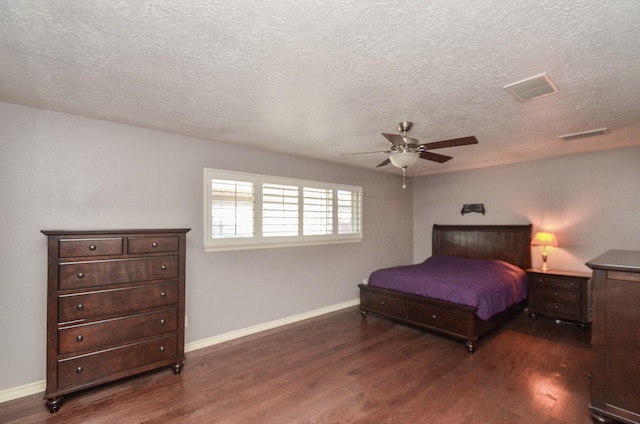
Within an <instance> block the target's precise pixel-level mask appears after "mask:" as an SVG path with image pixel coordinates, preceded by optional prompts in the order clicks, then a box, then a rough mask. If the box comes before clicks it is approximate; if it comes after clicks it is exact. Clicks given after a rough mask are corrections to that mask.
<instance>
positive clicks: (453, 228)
mask: <svg viewBox="0 0 640 424" xmlns="http://www.w3.org/2000/svg"><path fill="white" fill-rule="evenodd" d="M531 229H532V225H531V224H528V225H438V224H435V225H434V226H433V237H432V254H433V255H453V256H464V257H467V258H474V259H499V260H501V261H505V262H509V263H511V264H514V265H516V266H518V267H520V268H522V269H527V268H531Z"/></svg>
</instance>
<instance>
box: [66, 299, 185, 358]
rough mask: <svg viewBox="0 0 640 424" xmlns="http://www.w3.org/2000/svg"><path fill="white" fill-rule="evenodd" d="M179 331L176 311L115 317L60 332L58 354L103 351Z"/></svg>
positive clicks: (67, 328)
mask: <svg viewBox="0 0 640 424" xmlns="http://www.w3.org/2000/svg"><path fill="white" fill-rule="evenodd" d="M177 328H178V310H177V309H176V308H173V309H168V310H164V311H160V312H152V313H149V314H141V315H133V316H128V317H124V318H114V319H110V320H106V321H98V322H92V323H89V324H81V325H74V326H72V327H65V328H61V329H59V330H58V354H61V355H64V354H69V353H74V352H81V351H88V350H97V349H102V348H105V347H108V346H118V345H122V344H124V343H127V342H132V341H135V340H139V339H144V338H148V337H152V336H155V335H160V334H166V333H171V332H174V331H176V329H177Z"/></svg>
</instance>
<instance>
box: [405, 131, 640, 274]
mask: <svg viewBox="0 0 640 424" xmlns="http://www.w3.org/2000/svg"><path fill="white" fill-rule="evenodd" d="M576 142H579V141H576ZM413 187H414V188H413V189H414V201H413V205H414V212H413V218H414V246H415V247H414V261H415V262H420V261H422V260H424V259H425V258H426V257H427V256H429V255H430V254H431V226H432V225H433V224H434V223H437V224H474V225H475V224H525V223H532V224H533V226H534V231H535V230H537V229H545V230H550V231H553V232H555V233H556V235H557V237H558V242H559V244H560V247H556V248H549V265H550V267H551V268H557V269H569V270H578V271H589V269H588V268H587V267H586V266H585V265H584V263H585V262H586V261H588V260H590V259H592V258H594V257H595V256H597V255H599V254H601V253H603V252H604V251H606V250H609V249H630V250H640V218H639V217H640V146H634V147H626V148H620V149H612V150H605V151H602V152H595V153H586V154H580V155H572V156H564V157H558V158H554V159H545V160H539V161H533V162H525V163H519V164H514V165H508V166H499V167H494V168H485V169H480V170H474V171H466V172H456V173H449V174H440V175H434V176H427V177H423V178H417V179H414V181H413ZM464 203H484V205H485V208H486V209H487V212H486V215H484V216H483V215H481V214H476V213H471V214H466V215H464V216H462V215H461V214H460V209H462V205H463V204H464ZM540 249H541V248H540V247H534V248H533V257H532V258H533V265H534V266H539V264H540Z"/></svg>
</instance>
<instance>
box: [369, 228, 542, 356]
mask: <svg viewBox="0 0 640 424" xmlns="http://www.w3.org/2000/svg"><path fill="white" fill-rule="evenodd" d="M531 228H532V226H531V225H530V224H528V225H438V224H436V225H434V226H433V237H432V257H430V258H428V259H427V260H426V261H425V263H426V264H425V263H423V264H416V265H413V266H409V267H393V268H389V269H387V270H388V271H390V272H391V274H398V275H397V276H396V277H398V276H400V277H399V278H400V280H403V279H404V280H410V279H411V278H412V277H411V276H408V277H406V276H405V277H401V274H402V272H405V271H408V272H409V273H410V274H411V273H414V274H415V273H417V272H422V270H421V269H419V268H421V267H426V268H432V267H433V266H434V263H432V262H433V261H436V262H435V266H436V268H441V267H443V266H449V265H452V266H453V267H454V268H453V269H452V271H451V272H452V273H453V272H454V271H456V269H462V266H461V265H459V263H458V261H459V260H460V261H466V260H467V259H469V260H470V261H469V262H475V263H474V264H472V266H475V265H479V264H481V263H485V262H487V263H490V264H491V265H489V266H488V267H489V268H492V267H493V266H494V265H495V266H502V265H505V266H506V268H508V269H510V270H511V272H512V273H516V274H519V275H520V276H521V277H522V284H524V285H525V287H523V288H520V289H519V290H520V292H522V291H523V292H524V294H523V295H522V296H520V298H517V299H513V301H512V302H510V303H509V304H508V306H507V305H502V306H500V307H499V309H501V310H500V311H499V312H496V311H495V310H489V311H487V310H483V307H482V306H483V305H481V304H479V305H476V306H470V304H471V303H473V302H465V301H464V299H465V297H464V296H463V295H462V298H461V297H460V296H461V295H459V296H457V297H456V296H454V300H453V301H452V300H451V299H448V300H443V296H440V297H439V298H436V297H428V296H429V294H428V293H427V294H426V295H422V294H416V293H417V290H412V289H411V284H408V286H409V289H407V287H405V288H401V289H397V288H393V289H391V288H390V286H389V284H386V283H380V282H379V281H384V279H382V280H381V279H380V278H378V277H380V276H379V275H377V274H376V273H378V272H379V271H382V270H378V271H375V272H374V273H372V274H371V277H370V281H369V284H359V285H358V287H359V288H360V311H361V313H362V316H363V318H366V316H367V313H368V312H374V313H376V314H379V315H382V316H385V317H387V318H391V319H393V320H396V321H400V322H403V323H406V324H410V325H414V326H418V327H420V328H424V329H427V330H430V331H434V332H437V333H440V334H444V335H447V336H450V337H454V338H457V339H460V340H463V341H464V343H465V345H466V348H467V350H468V351H469V352H470V353H473V352H474V351H475V350H476V347H477V344H478V339H479V338H480V337H482V336H483V335H485V334H487V333H488V332H490V331H491V330H493V329H494V328H496V327H498V326H500V325H502V324H504V323H505V322H508V321H509V320H511V319H513V318H514V317H515V316H516V315H518V314H519V313H520V312H521V311H522V310H523V309H524V308H525V306H526V290H527V289H526V275H525V274H524V270H525V269H527V268H530V267H531V247H530V243H531ZM477 260H483V261H477ZM484 260H492V261H484ZM448 263H450V264H449V265H447V264H448ZM405 268H406V269H405ZM385 272H386V271H385ZM451 275H453V274H451ZM478 275H480V274H478ZM523 276H524V277H523ZM372 277H375V280H376V281H378V285H380V286H381V287H375V286H374V285H373V284H374V281H371V278H372ZM387 277H389V278H392V277H393V275H391V276H389V275H387ZM468 277H469V275H468V272H467V275H466V277H464V278H463V277H462V276H460V277H459V280H464V279H465V278H466V279H468ZM483 281H484V279H483V278H478V279H477V280H476V281H472V282H471V283H472V285H476V286H482V285H483V284H484V283H483ZM405 282H406V281H405ZM451 284H453V283H451ZM405 285H407V284H405ZM399 290H405V291H409V293H405V292H402V291H399ZM513 290H516V289H513ZM412 291H413V292H412ZM450 291H451V292H454V293H455V292H456V290H453V289H452V290H450ZM458 294H460V293H458ZM461 299H462V300H461ZM460 301H462V302H463V303H459V302H460ZM464 303H468V304H464ZM481 316H482V318H481Z"/></svg>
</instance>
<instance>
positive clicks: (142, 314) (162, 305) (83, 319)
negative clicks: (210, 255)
mask: <svg viewBox="0 0 640 424" xmlns="http://www.w3.org/2000/svg"><path fill="white" fill-rule="evenodd" d="M188 231H189V229H161V230H117V231H106V230H100V231H57V230H43V231H42V233H43V234H45V235H46V236H47V237H48V271H47V272H48V288H47V388H46V391H45V399H46V406H47V407H48V408H49V410H50V411H51V412H56V411H58V409H59V408H60V406H61V405H62V402H63V400H64V395H66V394H69V393H72V392H76V391H78V390H82V389H86V388H88V387H92V386H96V385H98V384H102V383H106V382H109V381H113V380H116V379H120V378H124V377H128V376H131V375H134V374H138V373H141V372H145V371H149V370H151V369H154V368H159V367H163V366H171V367H172V368H173V371H174V373H176V374H179V373H180V371H181V370H182V366H183V363H184V359H185V356H184V308H185V255H186V233H187V232H188Z"/></svg>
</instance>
